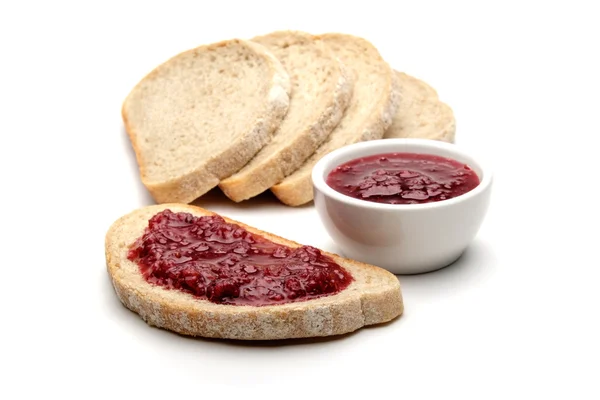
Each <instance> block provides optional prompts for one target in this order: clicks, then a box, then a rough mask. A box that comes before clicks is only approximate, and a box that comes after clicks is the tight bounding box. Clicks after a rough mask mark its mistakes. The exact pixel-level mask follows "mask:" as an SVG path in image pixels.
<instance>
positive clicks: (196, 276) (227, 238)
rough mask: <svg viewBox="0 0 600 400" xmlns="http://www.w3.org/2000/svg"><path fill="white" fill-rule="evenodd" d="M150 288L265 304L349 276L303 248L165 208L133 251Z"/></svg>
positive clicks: (320, 289) (327, 287) (344, 283)
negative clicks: (150, 285)
mask: <svg viewBox="0 0 600 400" xmlns="http://www.w3.org/2000/svg"><path fill="white" fill-rule="evenodd" d="M128 259H129V260H131V261H133V262H136V263H137V265H138V266H139V267H140V270H141V272H142V274H143V276H144V278H145V279H146V280H147V281H148V282H149V283H151V284H155V285H160V286H163V287H166V288H168V289H178V290H182V291H184V292H187V293H190V294H192V295H195V296H197V297H199V298H203V299H208V300H209V301H211V302H213V303H218V304H232V305H252V306H263V305H273V304H283V303H290V302H296V301H303V300H310V299H314V298H318V297H322V296H326V295H331V294H334V293H337V292H339V291H341V290H343V289H345V288H346V287H348V285H349V284H350V283H351V281H352V280H353V279H352V276H351V275H350V274H349V273H348V272H347V271H346V270H344V269H343V268H342V267H341V266H339V265H338V264H336V263H335V261H333V259H331V258H330V257H328V256H326V255H324V254H322V253H321V252H320V251H319V250H318V249H315V248H313V247H309V246H303V247H298V248H290V247H287V246H283V245H280V244H276V243H273V242H271V241H269V240H267V239H265V238H263V237H261V236H258V235H254V234H252V233H250V232H248V231H247V230H245V229H244V228H242V227H240V226H238V225H234V224H230V223H227V222H225V220H223V218H221V217H219V216H204V217H195V216H193V215H191V214H188V213H181V212H179V213H174V212H172V211H170V210H164V211H162V212H160V213H158V214H156V215H155V216H153V217H152V218H151V219H150V220H149V222H148V227H147V228H146V229H145V231H144V234H143V235H142V236H141V237H140V238H139V239H137V240H136V242H135V243H133V245H132V246H131V248H130V250H129V253H128Z"/></svg>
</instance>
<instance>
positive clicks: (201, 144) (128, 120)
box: [122, 40, 291, 203]
mask: <svg viewBox="0 0 600 400" xmlns="http://www.w3.org/2000/svg"><path fill="white" fill-rule="evenodd" d="M290 90H291V87H290V82H289V77H288V75H287V73H286V71H285V70H284V68H283V66H282V65H281V63H280V62H279V61H278V60H277V59H276V58H275V57H274V56H273V55H272V53H271V52H269V51H268V50H267V49H266V48H265V47H264V46H261V45H260V44H257V43H254V42H250V41H245V40H228V41H224V42H220V43H215V44H211V45H206V46H201V47H198V48H195V49H192V50H189V51H186V52H184V53H181V54H179V55H177V56H175V57H173V58H171V59H170V60H168V61H167V62H165V63H164V64H162V65H160V66H159V67H157V68H156V69H155V70H154V71H152V72H151V73H150V74H149V75H147V76H146V77H145V78H144V79H142V81H141V82H139V83H138V84H137V85H136V86H135V88H134V89H133V90H132V91H131V93H130V94H129V95H128V97H127V98H126V100H125V102H124V103H123V108H122V115H123V120H124V122H125V129H126V130H127V133H128V135H129V138H130V140H131V142H132V145H133V148H134V150H135V154H136V158H137V162H138V166H139V170H140V175H141V179H142V182H143V184H144V185H145V186H146V187H147V189H148V190H149V192H150V193H151V195H152V196H153V197H154V199H155V201H156V202H157V203H165V202H181V203H189V202H192V201H193V200H194V199H196V198H197V197H199V196H201V195H202V194H204V193H206V192H207V191H209V190H210V189H212V188H213V187H215V186H217V185H218V183H219V181H220V180H221V179H223V178H226V177H227V176H229V175H231V174H233V173H234V172H236V171H237V170H239V169H240V168H242V167H243V166H244V165H245V164H246V163H247V162H248V161H250V159H251V158H252V157H253V156H254V155H255V154H256V153H257V152H258V151H259V150H260V149H261V148H262V147H263V146H264V145H265V144H267V143H268V142H269V140H270V139H271V136H272V133H273V131H274V130H275V129H276V128H277V127H278V126H279V124H280V123H281V120H282V119H283V117H284V116H285V113H286V112H287V109H288V104H289V94H290Z"/></svg>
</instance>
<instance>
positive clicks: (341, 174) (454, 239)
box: [312, 139, 492, 274]
mask: <svg viewBox="0 0 600 400" xmlns="http://www.w3.org/2000/svg"><path fill="white" fill-rule="evenodd" d="M312 180H313V190H314V202H315V207H316V209H317V212H318V214H319V217H320V219H321V221H322V223H323V225H324V226H325V229H326V230H327V232H328V233H329V235H330V236H331V238H332V239H333V240H334V242H335V243H336V244H337V246H338V248H339V250H340V251H341V253H342V254H343V255H344V256H347V257H350V258H353V259H356V260H358V261H363V262H366V263H369V264H374V265H377V266H380V267H383V268H386V269H387V270H389V271H390V272H392V273H394V274H415V273H423V272H429V271H434V270H437V269H440V268H443V267H445V266H447V265H449V264H451V263H452V262H454V261H455V260H457V259H458V258H459V257H460V256H461V255H462V253H463V252H464V251H465V250H466V248H467V247H468V246H469V244H470V243H471V241H472V240H473V239H474V237H475V236H476V235H477V232H478V231H479V228H480V226H481V224H482V222H483V220H484V218H485V214H486V212H487V209H488V205H489V200H490V194H491V186H492V174H491V171H490V170H489V169H488V168H487V167H486V166H485V165H484V164H483V163H482V162H481V160H480V159H477V158H475V157H473V156H472V155H471V154H469V153H468V152H466V151H465V150H463V149H461V148H460V147H459V146H457V145H455V144H451V143H445V142H441V141H435V140H427V139H381V140H372V141H367V142H361V143H356V144H352V145H348V146H345V147H342V148H340V149H337V150H335V151H333V152H331V153H329V154H328V155H326V156H325V157H323V158H322V159H321V160H319V162H318V163H317V164H316V165H315V167H314V168H313V171H312Z"/></svg>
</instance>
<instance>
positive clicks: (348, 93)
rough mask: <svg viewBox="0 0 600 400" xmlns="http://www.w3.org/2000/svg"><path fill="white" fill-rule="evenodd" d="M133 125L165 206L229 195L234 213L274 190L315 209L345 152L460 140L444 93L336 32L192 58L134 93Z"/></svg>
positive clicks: (153, 189) (201, 50) (145, 173)
mask: <svg viewBox="0 0 600 400" xmlns="http://www.w3.org/2000/svg"><path fill="white" fill-rule="evenodd" d="M122 115H123V120H124V123H125V128H126V131H127V133H128V136H129V138H130V140H131V143H132V145H133V148H134V150H135V154H136V159H137V162H138V165H139V170H140V176H141V180H142V182H143V184H144V185H145V186H146V188H147V189H148V190H149V192H150V193H151V195H152V196H153V198H154V199H155V201H156V202H157V203H191V202H193V201H194V200H195V199H197V198H199V197H201V196H202V195H204V194H205V193H207V192H208V191H210V190H211V189H213V188H215V187H216V186H218V187H219V188H220V189H221V190H222V191H223V192H224V193H225V195H227V197H229V198H230V199H232V200H233V201H235V202H240V201H243V200H247V199H250V198H252V197H254V196H256V195H259V194H260V193H262V192H264V191H267V190H270V191H272V192H273V193H274V194H275V196H276V197H277V198H278V199H279V200H281V202H283V203H284V204H286V205H289V206H299V205H302V204H305V203H308V202H310V201H311V200H312V199H313V193H312V183H311V178H310V174H311V171H312V167H313V166H314V165H315V163H316V162H317V161H318V160H319V159H320V158H321V157H323V156H324V155H326V154H327V153H329V152H331V151H333V150H335V149H337V148H340V147H342V146H345V145H348V144H352V143H356V142H360V141H365V140H373V139H381V138H394V137H417V138H425V139H433V140H443V141H448V142H453V141H454V135H455V120H454V115H453V112H452V110H451V109H450V107H448V105H446V104H445V103H443V102H441V101H440V100H439V98H438V96H437V93H436V91H435V90H434V89H433V88H431V87H430V86H429V85H427V84H426V83H424V82H422V81H420V80H418V79H416V78H413V77H411V76H409V75H406V74H404V73H402V72H398V71H395V70H393V69H392V68H391V67H390V66H389V65H388V63H387V62H386V61H385V60H384V59H383V58H382V57H381V55H380V54H379V52H378V50H377V49H376V48H375V47H374V46H373V45H372V44H371V43H369V42H368V41H367V40H365V39H362V38H359V37H356V36H351V35H346V34H337V33H336V34H323V35H318V36H315V35H311V34H308V33H305V32H298V31H279V32H274V33H271V34H267V35H264V36H259V37H254V38H252V39H250V40H243V39H233V40H226V41H223V42H220V43H215V44H210V45H204V46H200V47H197V48H194V49H191V50H189V51H186V52H183V53H181V54H178V55H176V56H175V57H173V58H171V59H169V60H168V61H166V62H165V63H163V64H162V65H160V66H158V67H157V68H156V69H154V70H153V71H152V72H151V73H149V74H148V75H147V76H146V77H144V78H143V79H142V80H141V81H140V82H139V83H138V84H137V85H136V86H135V87H134V89H133V90H132V91H131V93H130V94H129V95H128V96H127V98H126V100H125V102H124V104H123V109H122Z"/></svg>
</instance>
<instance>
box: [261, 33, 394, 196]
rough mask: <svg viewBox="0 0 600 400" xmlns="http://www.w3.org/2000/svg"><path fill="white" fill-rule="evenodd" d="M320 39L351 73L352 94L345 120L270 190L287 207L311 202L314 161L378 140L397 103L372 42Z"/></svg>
mask: <svg viewBox="0 0 600 400" xmlns="http://www.w3.org/2000/svg"><path fill="white" fill-rule="evenodd" d="M320 37H321V39H322V40H323V41H325V43H327V44H328V45H329V47H331V48H332V49H333V51H334V53H335V54H336V55H337V56H338V57H339V58H340V60H341V61H342V63H344V64H345V65H346V66H347V67H349V68H351V69H352V70H353V71H354V76H355V84H354V92H353V95H352V99H351V101H350V105H349V106H348V109H347V110H346V113H345V114H344V117H343V118H342V120H341V121H340V123H339V125H338V126H337V127H336V128H335V129H334V130H333V132H331V134H330V135H329V137H328V139H327V140H326V141H325V142H324V143H323V144H322V145H321V146H320V147H319V148H318V149H317V151H316V152H315V153H314V154H313V155H312V156H311V157H310V158H309V159H308V160H307V161H306V162H305V163H304V164H303V165H302V166H301V167H300V168H298V169H297V170H296V171H295V172H294V173H292V174H290V175H289V176H287V177H286V178H285V179H283V180H282V181H281V182H279V183H278V184H277V185H274V186H273V187H271V191H272V192H273V193H274V194H275V196H277V198H279V200H281V201H282V202H283V203H284V204H287V205H289V206H299V205H302V204H305V203H308V202H309V201H311V200H312V199H313V188H312V182H311V177H310V175H311V171H312V168H313V166H314V165H315V164H316V163H317V161H319V160H320V159H321V158H322V157H323V156H324V155H326V154H327V153H330V152H331V151H333V150H335V149H338V148H340V147H342V146H345V145H348V144H351V143H356V142H361V141H364V140H372V139H381V138H382V137H383V134H384V132H385V131H386V129H387V128H388V127H389V126H390V125H391V123H392V117H393V115H394V114H396V111H397V109H398V106H399V103H400V90H399V87H398V82H397V80H396V78H395V75H394V73H393V70H392V69H391V68H390V66H389V65H388V64H387V63H386V62H385V61H384V60H383V58H382V57H381V55H380V54H379V52H378V51H377V49H376V48H375V47H374V46H373V45H372V44H371V43H369V42H368V41H366V40H365V39H362V38H358V37H354V36H350V35H344V34H326V35H322V36H320Z"/></svg>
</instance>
